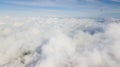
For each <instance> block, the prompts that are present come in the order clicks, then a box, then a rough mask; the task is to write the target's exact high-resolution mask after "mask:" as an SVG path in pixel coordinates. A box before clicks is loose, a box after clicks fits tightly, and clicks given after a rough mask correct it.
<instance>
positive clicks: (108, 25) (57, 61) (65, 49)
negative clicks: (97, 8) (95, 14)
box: [0, 16, 120, 67]
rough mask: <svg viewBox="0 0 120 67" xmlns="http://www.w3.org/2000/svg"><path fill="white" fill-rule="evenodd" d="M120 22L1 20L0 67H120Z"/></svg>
mask: <svg viewBox="0 0 120 67" xmlns="http://www.w3.org/2000/svg"><path fill="white" fill-rule="evenodd" d="M119 31H120V19H115V18H110V19H102V20H97V19H79V18H61V17H8V16H7V17H0V67H119V66H120V62H119V61H120V54H119V49H120V45H119V44H120V32H119Z"/></svg>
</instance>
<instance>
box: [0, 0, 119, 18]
mask: <svg viewBox="0 0 120 67" xmlns="http://www.w3.org/2000/svg"><path fill="white" fill-rule="evenodd" d="M0 16H58V17H118V18H120V0H0Z"/></svg>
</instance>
